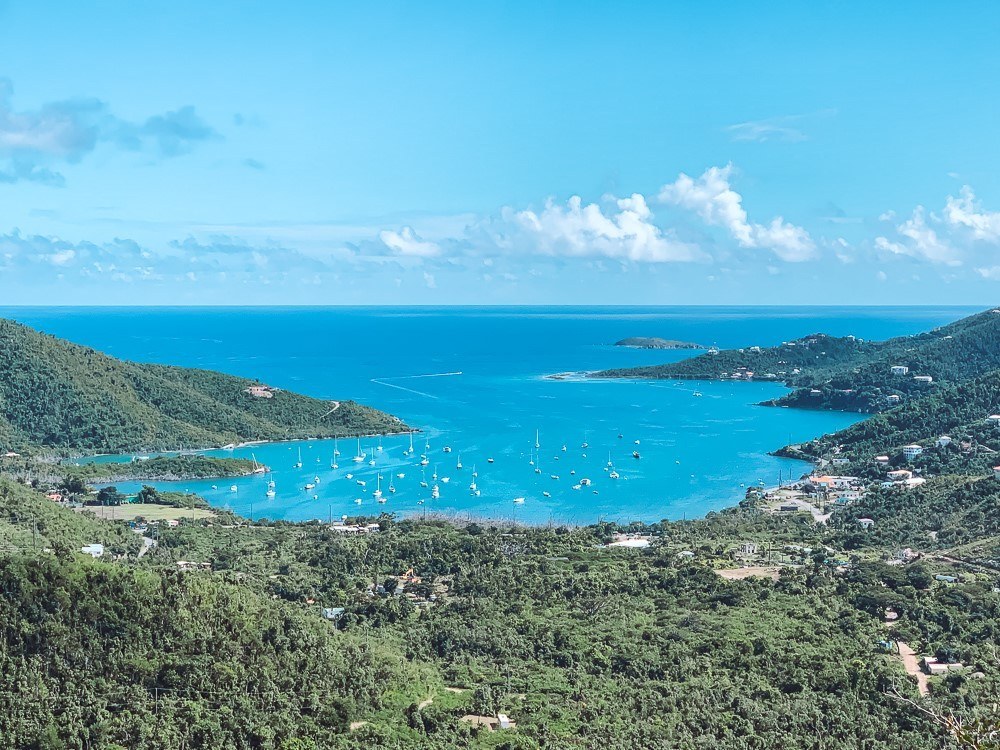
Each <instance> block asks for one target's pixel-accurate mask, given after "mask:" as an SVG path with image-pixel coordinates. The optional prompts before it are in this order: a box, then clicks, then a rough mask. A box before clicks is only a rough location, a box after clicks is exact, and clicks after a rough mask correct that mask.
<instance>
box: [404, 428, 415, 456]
mask: <svg viewBox="0 0 1000 750" xmlns="http://www.w3.org/2000/svg"><path fill="white" fill-rule="evenodd" d="M403 455H404V456H412V455H413V433H412V432H411V433H410V447H409V448H408V449H407V450H405V451H403Z"/></svg>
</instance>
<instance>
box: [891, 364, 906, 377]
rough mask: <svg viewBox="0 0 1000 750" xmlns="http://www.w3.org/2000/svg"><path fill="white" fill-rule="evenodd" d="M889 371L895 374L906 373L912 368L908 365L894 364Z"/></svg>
mask: <svg viewBox="0 0 1000 750" xmlns="http://www.w3.org/2000/svg"><path fill="white" fill-rule="evenodd" d="M889 372H891V373H892V374H893V375H906V374H907V373H909V372H910V368H909V367H907V366H906V365H893V366H892V367H890V368H889Z"/></svg>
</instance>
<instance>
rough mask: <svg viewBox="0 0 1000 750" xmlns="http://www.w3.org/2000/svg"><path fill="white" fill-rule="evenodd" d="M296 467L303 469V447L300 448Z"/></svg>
mask: <svg viewBox="0 0 1000 750" xmlns="http://www.w3.org/2000/svg"><path fill="white" fill-rule="evenodd" d="M295 468H296V469H301V468H302V449H301V448H299V460H298V461H296V462H295Z"/></svg>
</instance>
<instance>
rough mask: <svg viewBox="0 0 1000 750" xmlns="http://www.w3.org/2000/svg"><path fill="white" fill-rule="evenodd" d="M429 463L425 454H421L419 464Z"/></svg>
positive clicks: (425, 464)
mask: <svg viewBox="0 0 1000 750" xmlns="http://www.w3.org/2000/svg"><path fill="white" fill-rule="evenodd" d="M429 463H430V460H429V459H428V458H427V456H426V455H422V456H421V457H420V465H421V466H427V464H429Z"/></svg>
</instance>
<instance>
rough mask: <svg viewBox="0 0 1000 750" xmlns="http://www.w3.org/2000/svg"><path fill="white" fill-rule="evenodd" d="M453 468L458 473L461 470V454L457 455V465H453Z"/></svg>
mask: <svg viewBox="0 0 1000 750" xmlns="http://www.w3.org/2000/svg"><path fill="white" fill-rule="evenodd" d="M455 468H456V469H458V470H459V471H461V470H462V454H461V453H459V454H458V463H456V464H455Z"/></svg>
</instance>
